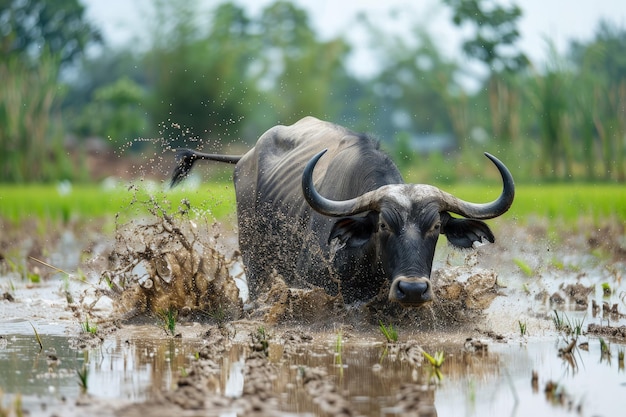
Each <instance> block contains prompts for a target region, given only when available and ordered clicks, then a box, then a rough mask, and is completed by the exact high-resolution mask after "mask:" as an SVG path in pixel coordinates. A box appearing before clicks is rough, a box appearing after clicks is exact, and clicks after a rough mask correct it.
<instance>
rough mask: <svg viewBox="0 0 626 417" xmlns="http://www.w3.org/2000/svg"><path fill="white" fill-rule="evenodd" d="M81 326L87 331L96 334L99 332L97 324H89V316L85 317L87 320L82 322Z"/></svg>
mask: <svg viewBox="0 0 626 417" xmlns="http://www.w3.org/2000/svg"><path fill="white" fill-rule="evenodd" d="M80 327H81V328H82V329H83V332H85V333H90V334H96V333H97V332H98V327H97V326H96V325H95V324H89V317H86V318H85V321H84V322H82V323H81V324H80Z"/></svg>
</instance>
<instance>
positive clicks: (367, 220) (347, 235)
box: [328, 212, 378, 248]
mask: <svg viewBox="0 0 626 417" xmlns="http://www.w3.org/2000/svg"><path fill="white" fill-rule="evenodd" d="M377 225H378V213H372V212H370V213H369V214H368V215H367V216H350V217H342V218H340V219H339V220H337V221H336V222H335V224H333V228H332V229H331V230H330V235H329V236H328V243H330V242H331V241H332V240H333V239H335V238H338V239H339V241H340V242H341V243H343V244H345V245H346V246H348V247H352V248H356V247H359V246H363V245H364V244H366V243H367V241H368V240H369V239H370V237H371V236H372V234H373V233H374V232H375V231H376V227H377Z"/></svg>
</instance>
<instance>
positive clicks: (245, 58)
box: [145, 0, 258, 145]
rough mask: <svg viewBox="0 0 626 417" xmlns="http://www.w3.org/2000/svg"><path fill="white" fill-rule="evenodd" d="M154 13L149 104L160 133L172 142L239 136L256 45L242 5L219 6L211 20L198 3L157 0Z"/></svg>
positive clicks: (148, 61)
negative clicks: (201, 10) (193, 138)
mask: <svg viewBox="0 0 626 417" xmlns="http://www.w3.org/2000/svg"><path fill="white" fill-rule="evenodd" d="M154 13H155V18H154V19H153V22H154V27H153V29H152V33H153V35H152V38H153V39H152V49H151V50H150V52H149V53H148V54H147V56H146V60H145V64H146V66H147V74H148V78H147V80H148V84H149V86H150V87H151V90H150V93H151V99H150V101H149V104H148V106H149V109H150V113H151V116H152V118H153V121H154V122H155V123H158V124H160V130H161V133H162V134H163V135H164V136H168V137H170V138H171V139H172V141H173V143H174V145H178V144H181V143H182V142H183V141H185V140H187V139H188V138H189V137H195V138H197V137H199V136H203V137H206V136H211V137H213V138H214V139H216V138H220V137H221V136H228V137H234V136H237V135H238V133H239V132H240V131H239V128H240V126H241V123H240V122H241V120H242V118H245V116H246V110H247V108H248V107H249V106H250V103H251V102H252V101H253V99H254V98H255V93H256V88H255V84H254V82H253V78H252V77H251V74H252V66H253V64H254V62H255V59H254V56H255V55H256V54H257V50H258V47H257V46H256V45H255V41H254V36H253V35H252V34H251V31H252V27H251V26H250V21H249V19H248V18H247V17H246V15H245V13H244V11H243V9H242V8H240V7H238V6H235V5H233V4H231V3H225V4H221V5H219V6H218V7H217V8H216V9H215V10H214V11H213V13H212V14H211V16H210V19H209V21H208V24H207V23H206V22H205V21H204V19H205V18H204V15H202V14H201V13H200V12H199V9H198V5H197V4H196V3H195V2H183V3H175V4H174V3H169V2H166V1H160V0H159V1H154ZM204 28H208V30H205V29H204Z"/></svg>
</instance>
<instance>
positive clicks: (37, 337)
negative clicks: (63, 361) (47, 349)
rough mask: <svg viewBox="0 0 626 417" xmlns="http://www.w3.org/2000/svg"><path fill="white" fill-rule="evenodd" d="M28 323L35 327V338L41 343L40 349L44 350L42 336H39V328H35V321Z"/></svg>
mask: <svg viewBox="0 0 626 417" xmlns="http://www.w3.org/2000/svg"><path fill="white" fill-rule="evenodd" d="M28 323H29V324H30V327H32V328H33V332H35V339H36V340H37V343H39V350H43V343H42V341H41V337H40V336H39V333H38V332H37V329H35V326H34V325H33V323H31V322H30V321H29V322H28Z"/></svg>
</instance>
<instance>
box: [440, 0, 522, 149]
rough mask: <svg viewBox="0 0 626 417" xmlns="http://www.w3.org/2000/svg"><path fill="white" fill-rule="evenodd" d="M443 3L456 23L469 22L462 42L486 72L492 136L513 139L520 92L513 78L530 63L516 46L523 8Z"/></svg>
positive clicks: (478, 1)
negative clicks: (467, 31)
mask: <svg viewBox="0 0 626 417" xmlns="http://www.w3.org/2000/svg"><path fill="white" fill-rule="evenodd" d="M444 3H446V4H447V5H449V6H450V7H451V8H452V11H453V17H452V20H453V22H454V24H455V25H457V26H462V25H464V24H468V25H470V26H471V27H472V29H473V32H474V34H473V36H472V37H470V38H469V39H467V40H466V41H464V42H463V50H464V51H465V53H466V55H467V56H468V57H470V58H473V59H476V60H478V61H481V62H483V63H484V64H485V66H486V67H487V69H488V71H489V77H488V81H487V93H488V96H489V105H490V109H491V128H492V133H493V135H494V136H495V137H502V136H503V137H504V138H506V139H508V140H514V139H515V138H516V137H517V136H519V131H518V128H519V121H518V120H517V118H516V117H517V114H518V112H517V110H518V106H519V94H518V91H516V89H515V88H514V85H513V80H512V77H513V76H514V75H515V74H517V73H520V72H521V71H522V70H523V69H525V68H526V67H527V65H528V63H529V61H528V58H527V57H526V55H525V54H524V53H523V52H521V51H519V50H518V49H517V48H516V46H515V43H516V42H517V41H518V40H519V37H520V34H519V31H518V30H517V26H516V25H517V21H518V20H519V18H520V17H521V16H522V10H521V9H520V8H519V6H517V5H515V4H512V5H511V6H509V7H506V6H501V5H497V4H495V2H494V1H493V0H444Z"/></svg>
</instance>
